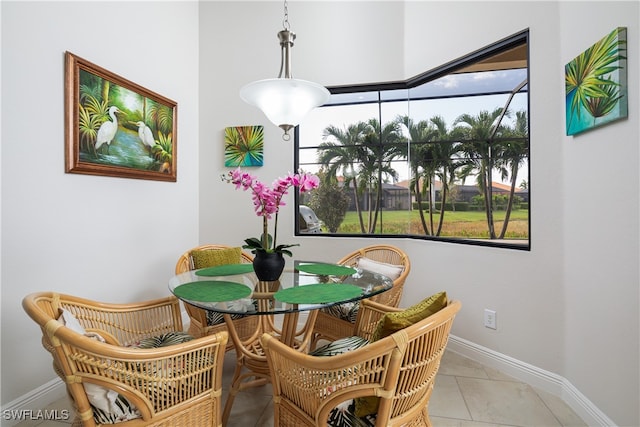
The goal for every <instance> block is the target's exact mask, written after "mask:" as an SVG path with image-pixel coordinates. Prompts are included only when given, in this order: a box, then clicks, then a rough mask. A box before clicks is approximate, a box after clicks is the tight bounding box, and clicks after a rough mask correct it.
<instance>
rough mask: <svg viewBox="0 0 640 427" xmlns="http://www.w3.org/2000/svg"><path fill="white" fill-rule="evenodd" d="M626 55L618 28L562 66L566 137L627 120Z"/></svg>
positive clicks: (621, 29) (624, 34) (622, 32)
mask: <svg viewBox="0 0 640 427" xmlns="http://www.w3.org/2000/svg"><path fill="white" fill-rule="evenodd" d="M626 55H627V29H626V28H625V27H618V28H616V29H615V30H613V31H612V32H611V33H609V34H608V35H607V36H606V37H604V38H602V39H601V40H599V41H598V42H597V43H595V44H594V45H593V46H591V47H590V48H588V49H587V50H585V51H584V52H582V53H581V54H580V55H578V56H577V57H576V58H574V59H573V60H572V61H571V62H569V63H568V64H567V65H565V88H566V99H565V103H566V124H567V135H575V134H577V133H580V132H584V131H586V130H589V129H593V128H595V127H598V126H602V125H604V124H606V123H609V122H612V121H614V120H619V119H622V118H625V117H627V104H628V92H627V56H626Z"/></svg>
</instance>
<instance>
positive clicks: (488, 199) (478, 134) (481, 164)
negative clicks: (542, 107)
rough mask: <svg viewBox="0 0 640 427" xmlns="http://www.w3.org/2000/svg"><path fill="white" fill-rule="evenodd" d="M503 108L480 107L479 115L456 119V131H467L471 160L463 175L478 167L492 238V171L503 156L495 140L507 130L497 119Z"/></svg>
mask: <svg viewBox="0 0 640 427" xmlns="http://www.w3.org/2000/svg"><path fill="white" fill-rule="evenodd" d="M502 111H503V109H502V108H496V109H494V110H493V111H491V112H489V111H486V110H483V111H480V112H479V113H478V115H477V116H472V115H470V114H462V115H461V116H459V117H458V118H457V119H456V120H455V122H454V125H455V126H456V132H459V133H460V134H461V135H463V136H464V139H465V142H463V143H462V145H461V148H462V150H463V151H464V152H465V154H466V162H467V164H466V165H465V170H464V171H463V175H462V176H463V177H466V176H468V175H470V174H471V173H472V172H476V171H477V183H478V186H479V188H480V194H482V196H483V198H484V204H485V212H486V217H487V227H488V229H489V238H490V239H495V238H496V232H495V227H494V223H493V191H492V181H493V179H492V173H493V168H494V166H495V165H496V163H497V159H498V158H499V153H496V151H498V150H496V148H497V145H496V144H494V141H495V139H496V136H497V137H500V136H501V133H502V130H503V126H500V125H498V122H497V119H498V118H500V116H502V115H503V114H502Z"/></svg>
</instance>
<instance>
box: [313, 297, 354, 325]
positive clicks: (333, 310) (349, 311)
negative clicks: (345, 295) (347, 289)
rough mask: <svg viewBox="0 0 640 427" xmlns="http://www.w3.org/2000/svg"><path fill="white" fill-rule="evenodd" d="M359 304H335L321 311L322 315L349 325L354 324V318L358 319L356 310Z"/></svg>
mask: <svg viewBox="0 0 640 427" xmlns="http://www.w3.org/2000/svg"><path fill="white" fill-rule="evenodd" d="M359 308H360V304H359V303H358V302H357V301H355V302H347V303H344V304H336V305H332V306H330V307H324V308H322V309H321V311H322V312H323V313H326V314H328V315H329V316H333V317H337V318H338V319H341V320H346V321H347V322H350V323H356V317H358V309H359Z"/></svg>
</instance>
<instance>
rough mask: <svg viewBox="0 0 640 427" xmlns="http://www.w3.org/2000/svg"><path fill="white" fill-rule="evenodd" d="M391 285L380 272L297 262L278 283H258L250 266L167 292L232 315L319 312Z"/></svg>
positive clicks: (208, 274) (182, 277) (188, 280)
mask: <svg viewBox="0 0 640 427" xmlns="http://www.w3.org/2000/svg"><path fill="white" fill-rule="evenodd" d="M392 286H393V282H392V281H391V279H389V278H388V277H386V276H384V275H382V274H379V273H374V272H371V271H368V270H363V269H360V268H355V267H348V266H341V265H336V264H330V263H324V262H313V261H294V267H293V268H289V269H285V270H284V271H283V273H282V275H281V276H280V279H279V280H277V281H274V282H260V281H259V280H258V279H257V277H256V275H255V273H254V272H253V268H252V266H251V264H232V265H226V266H219V267H209V268H204V269H200V270H192V271H188V272H186V273H182V274H178V275H176V276H173V277H172V278H171V279H170V280H169V290H170V291H171V292H172V293H173V294H174V295H176V296H177V297H178V298H180V299H181V300H182V301H184V302H185V303H188V304H191V305H194V306H196V307H200V308H203V309H206V310H211V311H216V312H219V313H229V314H278V313H292V312H299V311H306V310H315V309H318V308H323V307H329V306H331V305H335V304H343V303H348V302H355V301H359V300H361V299H364V298H369V297H371V296H374V295H377V294H379V293H382V292H385V291H387V290H389V289H391V287H392ZM265 300H266V301H268V303H267V304H265V303H264V302H265Z"/></svg>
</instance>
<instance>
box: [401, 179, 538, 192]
mask: <svg viewBox="0 0 640 427" xmlns="http://www.w3.org/2000/svg"><path fill="white" fill-rule="evenodd" d="M492 184H493V186H492V187H493V189H494V190H499V191H504V192H508V191H511V186H510V185H509V184H503V183H501V182H495V181H493V183H492ZM396 185H398V186H400V187H405V188H409V186H410V185H411V181H410V180H404V181H399V182H397V183H396ZM435 187H436V191H439V190H440V189H441V188H442V182H441V181H436V182H435ZM457 187H458V188H459V189H460V190H462V191H464V190H465V189H468V190H471V189H473V190H474V191H477V189H478V186H477V185H475V184H474V185H459V184H458V185H457ZM515 192H516V193H528V192H529V190H528V189H522V188H519V187H516V189H515Z"/></svg>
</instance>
